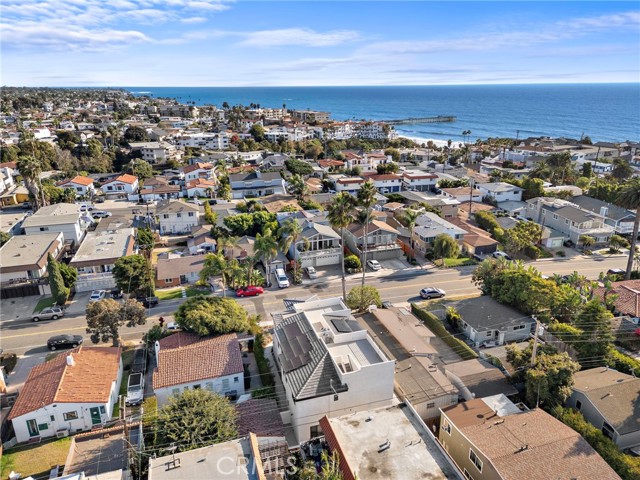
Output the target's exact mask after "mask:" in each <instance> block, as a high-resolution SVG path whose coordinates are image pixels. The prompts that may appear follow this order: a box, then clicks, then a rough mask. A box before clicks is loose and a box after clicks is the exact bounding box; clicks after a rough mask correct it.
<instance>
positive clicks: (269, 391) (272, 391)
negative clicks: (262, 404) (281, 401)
mask: <svg viewBox="0 0 640 480" xmlns="http://www.w3.org/2000/svg"><path fill="white" fill-rule="evenodd" d="M275 395H276V387H275V386H273V385H270V386H268V387H262V388H256V389H255V390H252V391H251V398H274V397H275Z"/></svg>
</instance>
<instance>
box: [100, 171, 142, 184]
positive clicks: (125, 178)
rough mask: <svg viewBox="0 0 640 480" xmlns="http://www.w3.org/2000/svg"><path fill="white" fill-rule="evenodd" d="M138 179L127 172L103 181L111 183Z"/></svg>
mask: <svg viewBox="0 0 640 480" xmlns="http://www.w3.org/2000/svg"><path fill="white" fill-rule="evenodd" d="M137 181H138V177H136V176H134V175H129V174H128V173H125V174H123V175H119V176H117V177H116V178H113V179H111V180H109V181H108V182H106V183H105V185H106V184H108V183H113V182H122V183H131V184H133V183H135V182H137Z"/></svg>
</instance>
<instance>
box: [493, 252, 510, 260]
mask: <svg viewBox="0 0 640 480" xmlns="http://www.w3.org/2000/svg"><path fill="white" fill-rule="evenodd" d="M491 255H493V258H504V259H506V260H511V257H510V256H509V255H507V254H506V253H504V252H501V251H500V250H497V251H495V252H493V253H492V254H491Z"/></svg>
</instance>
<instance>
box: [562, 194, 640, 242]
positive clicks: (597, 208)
mask: <svg viewBox="0 0 640 480" xmlns="http://www.w3.org/2000/svg"><path fill="white" fill-rule="evenodd" d="M571 203H573V204H575V205H577V206H578V207H579V208H582V209H583V210H588V211H589V212H591V213H595V214H597V215H600V216H601V217H602V218H604V223H606V224H607V225H609V226H611V227H613V228H614V229H615V232H616V233H617V234H618V235H630V234H631V233H633V221H634V219H635V217H636V214H635V213H634V212H632V211H630V210H627V209H626V208H622V207H619V206H617V205H614V204H613V203H609V202H603V201H602V200H598V199H597V198H593V197H589V196H587V195H578V196H576V197H573V198H572V199H571Z"/></svg>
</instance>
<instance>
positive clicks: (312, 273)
mask: <svg viewBox="0 0 640 480" xmlns="http://www.w3.org/2000/svg"><path fill="white" fill-rule="evenodd" d="M304 271H305V273H306V274H307V277H309V278H312V279H313V278H318V272H316V269H315V268H313V267H307V268H305V269H304Z"/></svg>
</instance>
